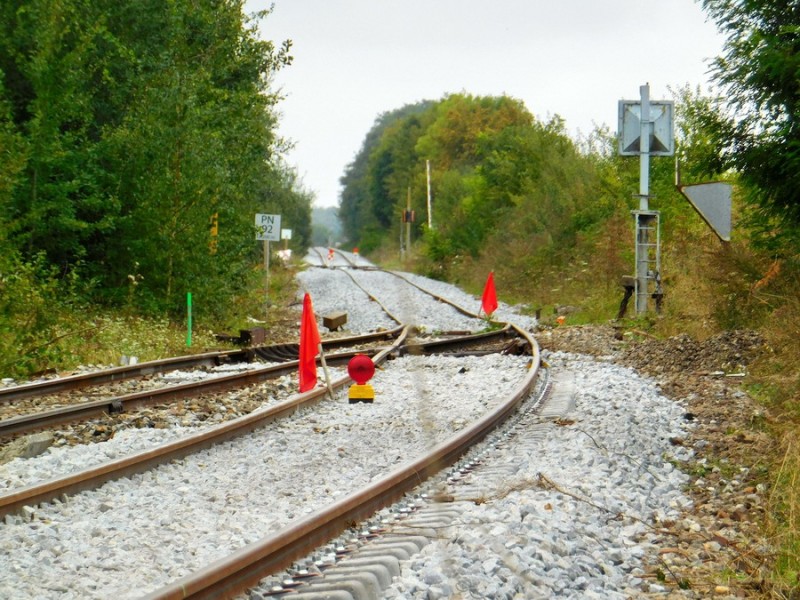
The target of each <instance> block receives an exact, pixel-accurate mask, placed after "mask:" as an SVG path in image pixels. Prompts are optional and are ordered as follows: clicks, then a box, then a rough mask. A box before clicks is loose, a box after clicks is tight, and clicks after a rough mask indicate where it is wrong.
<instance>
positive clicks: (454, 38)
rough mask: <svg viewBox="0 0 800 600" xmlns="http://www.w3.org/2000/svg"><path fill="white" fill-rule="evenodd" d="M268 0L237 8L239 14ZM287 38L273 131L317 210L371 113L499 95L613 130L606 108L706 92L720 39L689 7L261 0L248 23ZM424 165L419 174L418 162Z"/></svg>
mask: <svg viewBox="0 0 800 600" xmlns="http://www.w3.org/2000/svg"><path fill="white" fill-rule="evenodd" d="M270 3H271V1H270V0H248V3H247V9H248V10H249V11H252V10H257V9H263V8H267V7H268V6H269V4H270ZM260 31H261V35H262V36H263V37H264V38H266V39H270V40H273V41H275V42H281V41H283V40H285V39H290V40H292V42H293V46H292V55H293V56H294V62H293V64H292V65H290V66H289V67H286V68H285V69H283V70H282V71H280V72H279V73H278V74H277V75H276V77H275V87H276V88H279V89H280V90H281V91H282V93H283V94H284V95H285V96H286V98H285V99H284V100H283V101H282V102H281V103H280V104H279V105H278V110H279V112H280V113H281V120H280V126H279V133H280V134H281V135H283V136H285V137H287V138H290V139H291V140H292V141H293V142H294V143H295V149H294V150H293V151H292V152H291V153H290V154H289V156H288V162H289V164H290V165H292V166H294V167H296V168H297V170H298V172H299V174H300V176H301V178H302V181H303V184H304V186H305V187H306V188H307V189H308V190H310V191H311V192H313V193H314V194H315V197H316V201H315V204H316V205H317V206H334V205H337V204H338V202H339V192H340V185H339V178H340V177H341V176H342V174H343V173H344V169H345V167H346V166H347V164H348V163H350V162H351V161H352V160H353V158H354V157H355V155H356V153H357V152H358V150H359V149H360V147H361V144H362V142H363V141H364V136H365V135H366V134H367V132H368V131H369V130H370V128H371V127H372V125H373V124H374V122H375V119H376V117H377V116H378V115H380V114H381V113H384V112H387V111H391V110H394V109H397V108H400V107H402V106H404V105H406V104H411V103H415V102H418V101H420V100H438V99H441V98H442V97H443V96H445V95H446V94H450V93H459V92H465V93H468V94H472V95H502V94H505V95H508V96H511V97H513V98H516V99H519V100H521V101H522V102H524V103H525V105H526V106H527V108H528V110H530V111H531V113H533V114H534V115H535V116H536V117H537V118H539V119H543V120H544V119H548V118H549V117H552V116H553V115H555V114H558V115H560V116H561V117H563V118H564V119H565V121H566V126H567V128H568V130H569V131H570V132H572V133H573V134H576V133H578V132H583V133H588V132H590V131H591V130H592V129H593V128H594V126H595V125H602V124H606V125H608V126H610V127H611V130H612V131H616V129H617V103H618V101H619V100H621V99H631V100H636V99H638V98H639V86H640V85H643V84H645V83H649V84H650V98H651V99H653V100H668V99H671V96H670V94H669V92H668V90H667V86H670V87H673V88H675V87H679V86H682V85H684V84H687V83H688V84H691V85H692V86H693V87H694V86H697V85H700V86H701V88H702V89H703V91H707V90H708V85H709V84H708V75H707V71H708V63H709V59H711V58H713V57H715V56H717V55H718V54H720V52H721V49H722V38H721V36H719V35H718V34H717V31H716V28H715V27H714V25H713V24H712V23H711V22H708V21H706V15H705V13H703V11H702V10H701V8H700V6H699V4H698V3H697V2H695V1H694V0H482V1H479V0H339V1H336V0H274V10H273V12H272V13H271V14H270V15H269V16H267V18H266V19H265V20H264V21H263V22H262V23H261V26H260ZM421 168H424V167H421Z"/></svg>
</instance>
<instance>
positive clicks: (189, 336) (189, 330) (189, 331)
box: [186, 292, 192, 346]
mask: <svg viewBox="0 0 800 600" xmlns="http://www.w3.org/2000/svg"><path fill="white" fill-rule="evenodd" d="M186 313H187V317H188V318H187V320H186V345H187V346H191V345H192V292H188V293H187V294H186Z"/></svg>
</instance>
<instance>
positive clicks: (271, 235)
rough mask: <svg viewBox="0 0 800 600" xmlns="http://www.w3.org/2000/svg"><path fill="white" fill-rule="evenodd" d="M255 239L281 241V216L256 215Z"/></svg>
mask: <svg viewBox="0 0 800 600" xmlns="http://www.w3.org/2000/svg"><path fill="white" fill-rule="evenodd" d="M256 239H257V240H264V241H266V242H279V241H280V239H281V216H280V215H263V214H256Z"/></svg>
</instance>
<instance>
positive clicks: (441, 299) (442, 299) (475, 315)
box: [381, 269, 500, 323]
mask: <svg viewBox="0 0 800 600" xmlns="http://www.w3.org/2000/svg"><path fill="white" fill-rule="evenodd" d="M381 271H384V272H385V273H389V274H390V275H394V276H395V277H399V278H400V279H402V280H403V281H405V282H406V283H407V284H408V285H410V286H413V287H415V288H417V289H418V290H420V291H422V292H425V293H426V294H428V295H429V296H433V297H434V298H436V299H437V300H438V301H439V302H444V303H445V304H449V305H450V306H452V307H453V308H455V309H456V310H457V311H458V312H460V313H461V314H462V315H466V316H468V317H473V318H475V319H484V320H487V319H486V317H482V316H480V315H479V314H478V313H474V312H472V311H470V310H467V309H466V308H464V307H462V306H459V305H458V304H456V303H455V302H453V301H452V300H448V299H447V298H445V297H444V296H440V295H438V294H434V293H433V292H432V291H430V290H426V289H425V288H424V287H422V286H420V285H417V284H416V283H414V282H413V281H411V280H410V279H408V278H407V277H405V276H404V275H401V274H400V273H397V272H396V271H386V270H385V269H381ZM489 322H490V323H500V321H492V320H491V319H489Z"/></svg>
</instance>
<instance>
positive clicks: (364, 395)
mask: <svg viewBox="0 0 800 600" xmlns="http://www.w3.org/2000/svg"><path fill="white" fill-rule="evenodd" d="M347 396H348V398H349V399H350V404H353V403H354V402H372V401H373V400H375V390H374V389H373V388H372V386H371V385H369V384H368V383H365V384H364V385H358V384H357V383H356V384H355V385H351V386H350V391H349V392H348V394H347Z"/></svg>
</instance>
